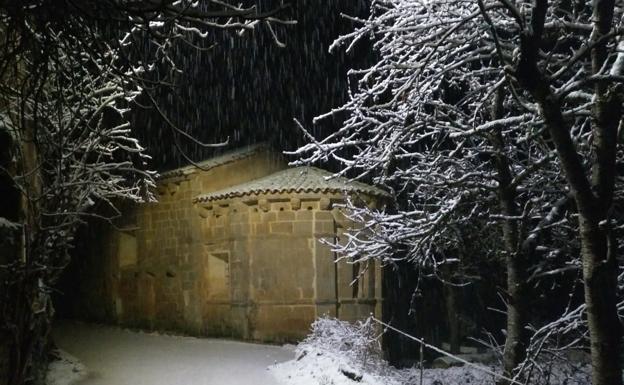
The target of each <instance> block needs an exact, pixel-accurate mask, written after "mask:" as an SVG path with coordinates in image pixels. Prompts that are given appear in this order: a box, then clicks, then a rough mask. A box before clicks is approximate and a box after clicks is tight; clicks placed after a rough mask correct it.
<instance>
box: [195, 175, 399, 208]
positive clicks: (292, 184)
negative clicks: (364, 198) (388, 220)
mask: <svg viewBox="0 0 624 385" xmlns="http://www.w3.org/2000/svg"><path fill="white" fill-rule="evenodd" d="M332 175H333V174H332V173H330V172H328V171H325V170H321V169H318V168H316V167H297V168H289V169H287V170H283V171H278V172H276V173H274V174H271V175H269V176H266V177H263V178H260V179H255V180H252V181H250V182H247V183H243V184H239V185H237V186H233V187H229V188H227V189H224V190H220V191H215V192H211V193H208V194H202V195H199V196H198V197H197V198H195V201H196V202H210V201H214V200H220V199H226V198H235V197H243V196H247V195H252V194H278V193H365V194H368V195H372V196H387V195H388V194H387V193H386V192H385V191H383V190H381V189H379V188H377V187H373V186H370V185H367V184H364V183H361V182H355V181H350V180H349V179H347V178H342V177H332Z"/></svg>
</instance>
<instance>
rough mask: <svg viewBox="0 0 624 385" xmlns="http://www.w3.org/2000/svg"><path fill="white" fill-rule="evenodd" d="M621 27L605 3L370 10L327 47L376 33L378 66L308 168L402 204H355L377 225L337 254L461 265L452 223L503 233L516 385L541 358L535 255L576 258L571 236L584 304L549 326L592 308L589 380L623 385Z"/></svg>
mask: <svg viewBox="0 0 624 385" xmlns="http://www.w3.org/2000/svg"><path fill="white" fill-rule="evenodd" d="M621 17H622V9H621V8H619V7H614V3H613V2H604V1H597V2H594V3H592V4H586V3H584V2H575V3H572V2H566V1H562V2H557V3H556V4H555V5H553V6H551V7H550V8H549V7H548V4H547V2H546V1H536V2H535V3H534V4H532V3H531V2H529V1H516V2H509V1H506V0H500V1H482V0H477V1H460V2H457V1H447V0H439V1H436V0H434V1H419V0H385V1H383V0H382V1H377V2H374V3H373V4H372V6H371V16H370V18H368V19H366V20H360V19H356V21H358V22H359V23H361V24H360V27H359V28H357V29H356V30H355V31H353V32H352V33H350V34H348V35H345V36H342V37H340V38H338V39H337V40H336V42H335V43H334V46H333V47H332V48H337V47H339V46H342V45H347V50H349V49H352V47H353V46H354V45H355V44H357V42H358V41H359V40H361V39H368V38H369V39H371V40H372V41H373V44H374V48H375V50H376V52H377V54H378V55H379V58H380V59H379V61H378V62H377V63H376V64H374V65H373V66H372V67H370V68H365V69H357V70H356V69H354V70H352V71H351V75H352V78H353V91H352V93H351V95H350V100H349V101H348V102H347V104H345V105H344V106H343V107H341V108H338V109H336V110H335V111H332V112H331V113H329V114H327V115H325V116H321V117H319V118H318V119H322V118H325V117H328V116H331V115H332V114H334V113H343V112H344V113H346V115H347V119H346V120H345V123H344V125H343V127H342V128H341V129H340V130H339V131H337V132H336V133H335V134H333V135H330V136H328V137H326V138H322V139H316V138H314V137H313V136H312V135H311V134H309V132H308V131H306V130H305V129H303V128H302V129H303V131H304V133H305V135H306V137H307V138H308V140H309V141H310V143H309V144H308V145H306V146H304V147H302V148H300V149H298V150H297V151H295V152H294V154H296V155H299V156H300V158H301V160H300V161H301V162H316V161H327V160H329V159H331V160H333V161H335V162H337V163H338V164H340V165H341V166H342V167H341V170H340V171H339V173H340V174H349V175H351V176H353V177H355V178H371V179H372V180H373V181H374V182H375V183H377V184H380V185H382V186H387V187H388V188H390V189H391V190H394V192H395V195H397V196H400V195H401V194H403V195H405V194H407V196H408V198H409V199H407V200H406V201H407V204H404V205H403V206H402V207H401V208H400V210H399V212H398V213H392V214H389V213H387V212H374V211H371V210H362V209H357V208H355V207H352V210H353V211H352V213H353V215H354V216H357V217H359V218H361V219H362V220H366V221H368V223H369V226H368V231H367V232H366V233H364V232H355V233H352V234H351V239H350V242H349V243H348V244H347V245H346V246H344V247H342V248H341V249H340V251H341V252H343V253H345V254H346V255H348V256H351V257H354V258H368V257H375V258H380V259H382V260H384V259H385V260H389V259H391V258H392V256H393V255H395V253H396V250H397V249H404V250H407V255H408V258H411V259H412V260H413V261H414V262H416V263H419V264H423V265H429V266H430V267H432V268H437V267H438V266H439V265H441V264H444V263H449V262H452V261H453V260H452V259H449V258H444V256H445V250H449V249H454V248H457V247H461V245H460V244H458V240H457V239H455V238H454V234H455V232H454V231H453V230H454V229H455V228H458V227H464V226H473V228H475V229H478V226H479V223H497V224H498V225H499V226H500V227H499V229H500V230H499V231H500V232H501V233H502V234H503V239H504V248H503V250H501V251H502V254H504V256H505V259H506V269H507V280H508V281H507V282H508V283H507V288H506V299H507V338H506V343H505V348H504V373H505V375H506V377H508V378H509V377H512V376H514V375H515V376H516V378H519V377H520V376H523V375H526V374H527V372H528V371H527V370H525V369H527V368H528V366H527V362H528V361H531V360H533V358H535V357H533V356H530V357H528V356H527V353H529V354H532V352H539V351H541V348H539V347H538V346H539V345H541V343H538V344H537V345H536V341H537V338H538V337H539V336H540V335H543V333H536V334H535V335H533V337H531V334H530V333H529V330H528V327H529V323H528V322H529V316H528V312H529V308H528V302H527V301H528V298H527V297H528V296H527V290H528V283H529V281H530V279H533V277H535V275H534V273H533V271H534V269H535V268H536V266H535V264H536V260H537V261H540V260H546V259H549V258H548V257H549V256H553V255H556V254H562V253H563V254H569V255H574V253H575V251H576V250H575V249H576V248H575V247H574V246H575V244H574V242H569V243H568V244H566V240H569V239H570V237H571V236H572V235H576V236H577V237H578V239H579V241H580V243H581V246H582V247H581V253H582V266H583V277H584V285H585V301H586V306H585V307H581V308H577V309H578V311H576V310H574V311H572V312H569V310H570V308H568V309H567V310H564V311H565V312H566V315H565V316H562V318H561V319H560V320H559V321H554V320H553V322H552V323H549V324H548V325H550V327H553V325H555V324H557V325H559V324H560V323H565V322H568V321H570V319H572V318H571V317H570V314H574V317H573V319H574V320H575V322H576V321H578V320H579V319H580V314H582V313H583V311H584V310H585V309H586V310H587V316H588V321H589V322H588V328H589V332H590V338H591V346H592V364H593V379H594V383H596V384H607V383H609V384H619V383H621V371H620V366H619V358H618V357H619V354H618V352H619V349H620V348H619V344H620V342H619V340H620V332H619V330H620V326H619V319H618V314H617V285H616V278H617V272H618V264H617V260H616V258H615V255H616V251H617V249H618V248H619V247H620V243H618V241H617V239H616V237H615V234H614V232H613V231H612V230H611V229H613V228H614V227H616V226H614V222H615V221H616V220H618V219H617V218H615V216H614V215H613V214H612V213H613V211H614V203H613V202H614V200H613V197H614V195H615V194H616V192H617V191H621V188H622V186H621V183H620V182H618V181H617V179H616V161H617V159H620V160H621V159H622V158H621V153H620V152H618V149H617V142H618V141H617V132H618V129H619V127H620V124H621V123H620V122H621V111H620V108H621V103H622V100H621V99H620V91H619V90H620V86H619V85H617V83H618V82H620V81H622V76H621V74H620V71H621V66H622V62H623V61H624V57H623V55H624V54H621V53H618V49H617V46H618V45H619V46H621V45H622V44H620V43H618V44H616V39H618V36H619V34H620V31H621V30H620V28H619V27H618V25H617V24H615V23H614V20H620V18H621ZM618 154H620V156H619V157H618ZM557 157H558V158H559V162H557ZM568 190H569V192H568ZM570 200H572V201H573V202H574V205H570V204H569V202H570ZM572 206H573V207H572ZM576 215H578V222H577V221H576V220H575V219H573V218H574V217H575V216H576ZM493 235H494V236H496V233H493ZM545 235H547V236H545ZM570 262H571V263H572V264H573V265H578V264H577V263H576V262H577V261H576V260H575V259H574V258H572V260H571V261H570ZM540 263H541V261H540ZM563 329H565V328H563ZM563 329H561V330H563ZM527 358H529V359H528V360H527Z"/></svg>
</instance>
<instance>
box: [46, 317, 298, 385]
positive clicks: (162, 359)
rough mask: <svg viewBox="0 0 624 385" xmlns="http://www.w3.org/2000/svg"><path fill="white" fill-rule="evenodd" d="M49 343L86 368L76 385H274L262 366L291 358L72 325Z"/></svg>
mask: <svg viewBox="0 0 624 385" xmlns="http://www.w3.org/2000/svg"><path fill="white" fill-rule="evenodd" d="M54 338H55V341H56V343H57V345H58V346H59V347H60V348H61V349H63V350H65V351H67V352H69V353H70V354H72V355H74V356H76V357H77V358H78V359H80V360H81V361H82V363H83V364H84V365H86V366H87V368H88V371H89V375H88V377H87V378H86V379H85V380H83V381H81V382H79V384H80V385H143V384H144V385H213V384H214V385H277V380H276V379H275V378H274V377H273V376H272V375H271V373H269V371H268V370H267V369H266V368H267V366H268V365H272V364H274V363H276V362H283V361H287V360H290V359H292V358H293V352H292V351H291V350H289V349H287V348H283V347H277V346H267V345H258V344H248V343H242V342H235V341H227V340H216V339H201V338H192V337H178V336H167V335H156V334H146V333H136V332H131V331H127V330H121V329H116V328H112V327H105V326H97V325H89V324H83V323H76V322H63V323H60V324H59V325H57V327H56V328H55V331H54Z"/></svg>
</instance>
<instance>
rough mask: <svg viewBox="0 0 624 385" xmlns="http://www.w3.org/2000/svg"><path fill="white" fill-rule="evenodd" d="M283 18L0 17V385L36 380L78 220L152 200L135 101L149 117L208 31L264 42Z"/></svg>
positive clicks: (235, 14) (121, 12) (167, 6)
mask: <svg viewBox="0 0 624 385" xmlns="http://www.w3.org/2000/svg"><path fill="white" fill-rule="evenodd" d="M286 7H287V6H286V5H280V6H278V7H276V8H274V9H270V10H266V11H262V10H260V9H258V7H256V6H249V7H245V6H241V5H235V4H231V3H229V2H227V1H220V0H208V1H186V0H179V1H117V0H105V1H86V2H85V1H80V2H74V1H71V0H66V1H58V2H42V1H27V2H23V1H6V2H3V3H2V4H1V5H0V19H1V20H2V25H3V26H2V27H0V36H1V37H2V42H1V44H2V47H1V49H0V77H1V78H2V80H3V81H2V85H1V86H0V109H1V111H0V112H1V115H0V116H1V117H2V125H3V126H4V129H5V130H6V131H7V132H8V133H9V134H10V136H11V137H12V140H11V142H12V143H13V145H12V147H11V153H12V158H13V161H12V164H11V165H10V166H4V167H3V169H2V172H3V175H4V176H8V177H10V180H11V184H12V186H13V188H15V189H16V190H17V191H18V192H19V196H20V199H19V205H20V210H19V211H20V218H18V220H13V221H9V220H8V219H4V218H2V219H3V220H2V222H1V223H2V224H3V226H2V227H4V228H6V229H8V231H9V233H12V234H13V235H15V238H16V242H17V244H18V245H19V247H18V248H16V249H15V252H14V253H13V254H14V255H11V256H8V257H6V258H5V257H4V256H3V258H2V259H0V263H2V265H1V266H0V282H1V283H0V293H1V294H0V295H1V303H0V312H1V319H0V320H1V322H2V323H1V324H0V343H1V344H2V346H1V347H0V383H2V384H4V383H5V382H4V381H5V380H6V381H7V383H8V384H11V385H17V384H23V383H40V382H41V381H42V380H43V376H44V375H45V367H46V363H47V360H46V354H47V344H48V334H49V331H50V323H51V320H52V316H53V307H52V304H51V300H50V292H51V291H52V290H53V286H54V284H55V283H56V281H57V280H58V278H59V276H60V274H61V273H62V271H63V269H64V268H65V267H66V265H67V264H68V262H69V250H70V249H71V247H72V244H73V238H74V235H75V233H76V230H77V228H78V226H79V225H80V224H81V223H83V222H84V220H85V219H86V218H88V217H90V216H99V217H102V218H104V219H108V218H110V217H112V216H115V215H116V214H117V210H116V208H115V204H116V203H117V202H118V201H120V200H127V199H130V200H133V201H137V202H142V201H149V200H153V199H154V196H153V195H152V192H151V188H152V187H153V186H154V176H155V173H154V172H152V171H149V167H148V164H147V158H148V156H147V155H146V152H145V149H144V148H143V147H142V146H141V145H140V144H139V142H138V140H136V139H135V137H134V135H133V132H134V130H136V128H135V127H132V126H131V124H130V120H129V114H130V113H131V109H132V108H135V107H137V98H138V97H139V95H146V96H147V100H151V101H153V102H154V106H155V107H156V109H157V110H158V106H157V104H156V103H155V100H154V99H153V98H152V97H151V91H152V90H155V89H156V87H167V86H174V84H173V82H174V80H175V74H176V73H177V72H179V71H181V70H182V69H181V67H180V66H179V65H178V64H179V63H176V62H175V61H174V60H173V57H174V55H173V54H172V52H173V50H174V49H175V48H176V46H177V45H178V44H190V45H196V44H197V42H198V41H201V40H205V39H209V38H210V33H209V31H210V30H211V29H214V28H220V29H229V30H231V31H232V32H233V33H243V32H244V31H247V30H251V29H253V28H255V27H256V26H258V25H260V24H263V25H264V26H265V27H267V28H269V29H270V30H271V31H273V28H274V27H273V25H275V24H288V23H289V21H284V20H281V19H279V18H278V16H279V15H278V14H280V13H281V12H282V11H283V10H284V9H285V8H286ZM274 36H276V35H275V34H274ZM276 39H277V38H276ZM277 43H278V44H281V43H280V42H277ZM171 127H172V129H174V130H178V131H179V133H180V134H185V133H184V132H183V131H181V130H179V129H178V128H177V127H176V126H175V125H173V124H172V125H171ZM190 139H192V138H190ZM198 144H199V145H206V144H203V143H198ZM3 158H4V157H3ZM3 165H4V162H3ZM96 204H98V205H99V208H98V209H97V210H96V209H94V206H95V205H96ZM2 353H4V354H8V357H3V356H2ZM4 360H8V373H3V372H1V369H2V368H3V367H4V365H2V363H3V362H2V361H4Z"/></svg>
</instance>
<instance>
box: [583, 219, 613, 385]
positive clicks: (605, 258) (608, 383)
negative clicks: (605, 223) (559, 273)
mask: <svg viewBox="0 0 624 385" xmlns="http://www.w3.org/2000/svg"><path fill="white" fill-rule="evenodd" d="M580 222H581V242H582V258H583V280H584V285H585V304H586V305H587V322H588V325H589V335H590V340H591V360H592V384H594V385H621V384H622V369H621V363H620V349H621V339H622V331H621V324H620V320H619V317H618V315H617V261H616V258H615V255H614V251H615V250H614V248H613V247H612V246H614V242H613V240H612V239H610V238H611V237H610V236H609V234H608V233H607V232H606V231H605V230H602V229H600V228H599V227H598V226H596V224H595V223H594V224H592V223H588V222H587V221H586V220H584V219H583V218H581V219H580Z"/></svg>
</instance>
